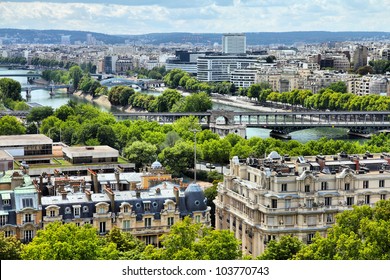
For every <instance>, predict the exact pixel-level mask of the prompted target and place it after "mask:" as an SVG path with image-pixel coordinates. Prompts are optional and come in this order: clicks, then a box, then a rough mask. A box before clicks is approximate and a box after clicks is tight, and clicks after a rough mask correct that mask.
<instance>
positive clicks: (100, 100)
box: [73, 91, 143, 113]
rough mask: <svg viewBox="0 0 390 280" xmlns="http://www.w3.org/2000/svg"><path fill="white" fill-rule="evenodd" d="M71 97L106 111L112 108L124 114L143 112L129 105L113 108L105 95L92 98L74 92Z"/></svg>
mask: <svg viewBox="0 0 390 280" xmlns="http://www.w3.org/2000/svg"><path fill="white" fill-rule="evenodd" d="M73 95H74V96H76V97H77V98H81V99H84V100H87V101H89V102H91V103H95V104H97V105H99V106H101V107H104V108H107V109H108V110H112V109H113V108H115V109H116V110H118V111H122V112H125V113H134V112H143V111H142V110H139V109H136V108H133V107H131V106H130V105H128V106H114V105H112V104H111V102H110V101H109V100H108V96H107V95H99V96H95V97H93V96H92V95H90V94H88V93H83V92H82V91H75V92H74V93H73Z"/></svg>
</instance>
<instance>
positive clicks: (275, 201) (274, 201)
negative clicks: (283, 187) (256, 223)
mask: <svg viewBox="0 0 390 280" xmlns="http://www.w3.org/2000/svg"><path fill="white" fill-rule="evenodd" d="M271 207H272V208H278V200H277V199H272V200H271Z"/></svg>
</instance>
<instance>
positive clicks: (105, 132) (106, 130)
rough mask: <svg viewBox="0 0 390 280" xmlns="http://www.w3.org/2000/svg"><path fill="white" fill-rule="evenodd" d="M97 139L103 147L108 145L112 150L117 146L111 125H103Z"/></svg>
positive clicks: (98, 131)
mask: <svg viewBox="0 0 390 280" xmlns="http://www.w3.org/2000/svg"><path fill="white" fill-rule="evenodd" d="M96 138H97V140H98V141H99V143H100V144H101V145H108V146H110V147H112V148H115V147H116V146H117V143H116V137H115V133H114V130H113V128H112V127H111V125H107V124H105V125H102V126H100V127H99V128H98V130H97V132H96Z"/></svg>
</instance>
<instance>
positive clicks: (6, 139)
mask: <svg viewBox="0 0 390 280" xmlns="http://www.w3.org/2000/svg"><path fill="white" fill-rule="evenodd" d="M42 144H53V140H52V139H51V138H49V137H47V136H46V135H44V134H22V135H4V136H0V147H15V146H31V145H42Z"/></svg>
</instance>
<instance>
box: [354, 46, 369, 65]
mask: <svg viewBox="0 0 390 280" xmlns="http://www.w3.org/2000/svg"><path fill="white" fill-rule="evenodd" d="M367 57H368V49H367V47H365V46H362V45H359V46H357V48H356V49H355V51H354V52H353V70H355V71H356V70H357V69H359V68H360V67H363V66H366V65H367Z"/></svg>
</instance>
